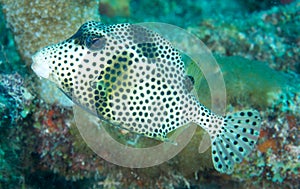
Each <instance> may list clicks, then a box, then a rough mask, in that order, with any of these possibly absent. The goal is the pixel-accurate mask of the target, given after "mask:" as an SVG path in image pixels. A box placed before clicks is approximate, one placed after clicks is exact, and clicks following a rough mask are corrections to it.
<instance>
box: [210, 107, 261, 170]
mask: <svg viewBox="0 0 300 189" xmlns="http://www.w3.org/2000/svg"><path fill="white" fill-rule="evenodd" d="M260 122H261V118H260V115H259V113H258V112H257V111H255V110H245V111H240V112H236V113H233V114H228V115H227V116H226V117H225V118H224V125H223V127H222V131H221V133H220V134H218V135H217V136H216V137H215V138H214V140H212V161H213V164H214V167H215V168H216V170H218V171H219V172H221V173H227V174H230V173H232V171H233V166H234V164H235V163H240V162H242V160H243V158H244V157H245V156H247V155H248V154H249V153H250V152H251V151H252V149H253V147H254V144H255V143H256V141H257V139H258V137H259V131H260Z"/></svg>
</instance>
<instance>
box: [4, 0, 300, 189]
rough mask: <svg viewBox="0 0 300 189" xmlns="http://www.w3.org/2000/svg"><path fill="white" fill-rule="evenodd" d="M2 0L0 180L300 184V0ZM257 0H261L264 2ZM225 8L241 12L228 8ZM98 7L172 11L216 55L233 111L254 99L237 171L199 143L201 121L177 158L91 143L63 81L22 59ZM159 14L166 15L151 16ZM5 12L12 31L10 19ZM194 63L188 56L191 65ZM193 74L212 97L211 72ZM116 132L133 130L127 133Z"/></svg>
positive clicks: (170, 17) (205, 99) (125, 15)
mask: <svg viewBox="0 0 300 189" xmlns="http://www.w3.org/2000/svg"><path fill="white" fill-rule="evenodd" d="M0 2H1V6H2V7H1V8H2V10H3V12H4V13H5V17H4V16H3V15H2V14H0V18H1V19H0V34H1V35H0V42H1V45H0V68H1V72H0V91H1V93H0V117H1V119H0V188H62V187H65V188H220V187H222V188H299V187H300V184H299V179H300V178H299V175H300V174H299V171H300V165H299V160H300V155H299V154H300V153H299V151H300V149H299V146H300V141H299V139H300V137H299V136H300V132H299V125H300V116H299V115H300V109H299V107H300V97H299V91H300V90H299V83H300V82H299V73H300V64H299V62H300V59H299V53H298V51H299V36H300V35H299V29H298V28H299V25H300V20H299V18H300V17H299V7H300V4H299V2H298V1H293V2H292V3H290V4H286V6H274V7H272V8H270V9H268V10H266V11H261V12H253V13H251V14H246V15H245V16H243V13H244V12H243V11H245V9H248V10H247V11H252V9H251V10H250V9H249V8H251V7H249V6H248V5H247V6H246V7H244V5H242V7H239V5H238V4H234V3H233V4H232V5H228V7H226V4H222V5H220V6H221V7H222V8H220V10H221V11H223V12H221V11H218V10H217V9H216V8H215V7H214V6H209V5H208V4H207V1H203V4H199V3H198V2H199V1H187V2H180V5H181V6H178V2H179V1H177V0H175V1H170V2H172V3H169V4H168V3H166V2H163V1H155V2H157V4H155V3H153V1H126V0H124V1H122V3H120V4H118V3H116V1H115V2H112V1H102V2H101V4H100V7H99V6H98V2H97V1H85V0H80V1H73V0H72V1H68V2H63V1H58V2H55V3H53V2H52V1H48V0H47V1H40V0H36V1H28V0H24V1H9V0H1V1H0ZM233 2H235V3H236V1H233ZM247 2H252V1H247ZM255 2H257V1H255ZM276 2H279V1H276ZM280 2H281V3H282V2H286V1H280ZM193 3H195V6H192V5H194V4H193ZM205 3H206V4H205ZM227 4H228V3H227ZM185 5H187V6H185ZM101 6H102V7H101ZM206 6H209V7H206ZM254 6H255V8H254V9H255V10H259V9H261V5H259V6H256V5H254ZM226 8H228V9H230V10H235V11H236V14H229V13H228V12H226V11H225V10H226ZM263 8H264V7H263ZM266 8H269V7H266ZM99 9H100V10H101V11H103V13H105V12H104V11H106V15H107V16H108V17H110V18H109V19H108V18H106V20H107V21H114V22H122V21H124V20H131V21H167V22H171V23H172V22H174V23H175V24H177V25H181V26H189V27H188V30H189V31H191V32H192V33H194V34H195V35H197V36H198V37H199V38H200V39H202V40H203V41H204V42H205V44H206V45H208V47H209V48H210V49H211V50H212V51H213V53H215V54H217V55H218V56H216V58H217V61H218V63H219V65H220V67H221V69H222V71H223V74H224V79H225V82H226V86H227V100H228V102H227V104H228V107H227V109H228V111H235V110H238V109H242V108H250V107H254V108H257V109H258V110H259V111H260V113H261V116H262V119H263V123H262V132H261V135H260V139H259V141H258V145H257V148H256V149H255V150H254V151H253V153H251V154H250V155H249V156H248V157H247V158H246V159H245V160H244V161H243V162H242V163H241V164H240V165H237V166H236V167H235V171H234V173H233V174H232V175H222V174H219V173H217V172H216V171H215V170H213V168H212V163H211V157H210V150H208V151H206V152H205V153H203V154H199V153H198V146H199V141H200V139H201V137H202V136H203V130H202V129H200V128H198V129H197V131H196V133H195V135H194V137H193V139H192V141H191V142H190V144H189V145H188V146H187V147H186V148H185V149H184V150H183V151H182V152H181V153H180V154H178V155H177V156H176V157H175V158H173V159H171V160H169V161H168V162H165V163H163V164H161V165H158V166H155V167H151V168H145V169H130V168H123V167H119V166H116V165H113V164H111V163H109V162H106V161H105V160H103V159H101V158H99V157H98V156H96V155H95V154H94V153H93V152H92V151H91V150H90V149H89V148H88V147H87V146H86V144H85V143H84V141H83V140H82V138H81V136H80V134H79V132H78V131H77V128H76V127H75V123H74V120H73V113H72V109H71V107H70V104H69V103H68V102H66V99H65V97H64V96H63V95H61V96H60V97H58V98H55V97H57V96H59V95H58V93H57V91H55V90H53V87H49V84H47V83H43V82H42V84H40V83H39V82H40V81H39V80H37V78H36V77H33V76H32V75H31V74H30V73H29V71H28V69H27V68H26V67H25V66H24V65H25V63H26V64H27V65H28V64H30V63H31V59H30V56H31V55H32V53H34V52H35V51H36V50H38V49H39V48H40V47H43V46H46V45H49V44H51V43H56V42H58V41H61V40H64V39H66V38H67V37H69V36H70V35H72V34H73V33H74V32H75V31H76V30H77V29H78V27H79V26H80V25H81V24H82V23H83V22H85V21H87V20H90V19H96V20H98V19H99V14H98V10H99ZM214 9H216V10H214ZM228 9H227V10H228ZM254 9H253V10H254ZM111 10H113V11H112V12H111ZM124 10H125V11H124ZM211 10H214V11H215V12H217V13H216V14H213V12H214V11H211ZM119 11H120V12H119ZM122 11H124V12H122ZM174 11H175V13H174V14H171V13H172V12H174ZM227 13H228V14H227ZM156 14H157V15H160V16H158V17H155V16H153V15H156ZM145 15H147V16H145ZM151 15H152V16H151ZM4 18H6V21H7V24H6V26H9V28H10V29H11V30H12V33H10V32H9V31H8V30H7V29H6V28H5V23H4ZM13 39H14V40H15V43H14V40H13ZM16 46H17V50H18V51H19V53H20V55H21V58H20V56H19V55H18V53H17V51H16V48H15V47H16ZM224 56H231V57H224ZM241 57H245V58H247V59H245V58H241ZM265 63H266V64H267V65H268V66H269V67H268V66H266V64H265ZM270 67H271V68H274V69H276V70H277V71H275V70H273V69H271V68H270ZM194 68H195V67H194V65H193V63H192V62H191V63H190V64H189V68H188V70H193V69H194ZM282 71H284V72H285V73H284V72H282ZM194 78H198V79H197V81H196V82H195V84H196V88H197V90H198V96H199V97H200V101H201V102H202V103H203V104H206V105H208V106H209V104H210V93H209V90H208V88H207V86H206V83H205V80H204V79H201V78H203V77H202V76H201V75H197V76H195V77H194ZM111 132H119V131H118V130H117V129H116V130H112V131H111ZM117 136H118V137H124V138H125V137H127V136H129V138H130V137H131V136H130V135H127V134H126V133H125V134H124V133H118V134H117ZM124 138H123V139H122V140H123V141H124ZM125 140H127V138H125ZM140 142H141V143H143V142H145V143H146V142H149V141H143V140H141V141H140ZM158 155H159V154H158Z"/></svg>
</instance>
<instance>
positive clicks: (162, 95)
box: [32, 21, 261, 173]
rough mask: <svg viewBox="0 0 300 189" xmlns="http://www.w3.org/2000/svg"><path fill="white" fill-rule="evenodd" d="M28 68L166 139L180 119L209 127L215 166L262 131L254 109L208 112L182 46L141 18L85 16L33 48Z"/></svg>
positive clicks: (228, 164)
mask: <svg viewBox="0 0 300 189" xmlns="http://www.w3.org/2000/svg"><path fill="white" fill-rule="evenodd" d="M32 69H33V70H34V71H35V72H36V74H37V75H39V76H41V77H44V78H46V79H49V80H51V81H53V82H54V83H56V85H57V86H58V87H59V88H60V89H61V90H62V91H63V92H64V93H65V94H66V95H68V96H69V97H70V98H71V99H72V100H73V101H74V102H75V103H77V104H79V105H80V106H82V107H84V108H85V109H86V110H88V111H89V112H91V113H93V114H95V115H97V116H98V117H99V118H101V119H102V120H105V121H108V122H110V123H111V124H112V125H117V126H120V127H122V128H124V129H127V130H129V131H132V132H135V133H138V134H141V135H144V136H147V137H151V138H155V139H158V140H162V141H166V140H167V138H166V135H167V134H168V133H170V132H172V131H173V130H175V129H177V128H178V127H181V126H184V125H186V124H188V123H191V122H193V123H196V124H198V125H199V126H201V127H202V128H203V129H205V130H206V131H207V132H208V133H209V135H210V139H211V141H212V160H213V163H214V166H215V168H216V169H217V170H218V171H220V172H223V173H231V172H232V170H233V165H234V164H235V163H239V162H241V161H242V159H243V157H244V156H246V155H247V154H249V153H250V152H251V150H252V149H253V147H254V145H255V143H256V140H257V138H258V136H259V130H260V122H261V120H260V116H259V114H258V112H257V111H255V110H246V111H241V112H237V113H234V114H229V115H227V116H225V117H223V116H219V115H216V114H214V113H213V112H211V111H210V110H209V109H207V108H206V107H205V106H203V105H202V104H201V103H200V102H199V101H198V100H197V98H196V97H195V96H194V95H193V93H192V91H191V87H190V84H191V82H192V80H193V79H191V78H190V77H189V76H187V74H186V72H185V65H184V62H183V61H182V59H181V55H180V53H179V52H178V51H177V50H176V49H175V48H174V47H172V44H171V43H170V42H168V41H167V40H165V39H164V38H163V37H162V36H160V35H159V34H158V33H156V32H154V31H151V30H148V29H146V28H144V27H142V26H137V25H132V24H114V25H105V24H102V23H100V22H95V21H90V22H87V23H85V24H83V25H82V26H81V27H80V29H79V30H78V31H77V32H76V33H75V34H74V35H73V36H72V37H70V38H69V39H67V40H65V41H63V42H61V43H58V44H55V45H51V46H48V47H45V48H43V49H41V50H40V51H38V52H37V53H36V54H35V55H34V56H33V64H32Z"/></svg>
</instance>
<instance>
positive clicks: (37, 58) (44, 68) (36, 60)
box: [31, 51, 51, 79]
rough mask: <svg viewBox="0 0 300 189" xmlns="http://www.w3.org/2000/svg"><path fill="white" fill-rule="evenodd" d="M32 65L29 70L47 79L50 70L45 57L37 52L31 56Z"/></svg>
mask: <svg viewBox="0 0 300 189" xmlns="http://www.w3.org/2000/svg"><path fill="white" fill-rule="evenodd" d="M32 60H33V63H32V64H31V69H32V70H33V71H34V72H35V73H36V74H37V75H38V76H39V77H43V78H46V79H47V78H49V75H50V73H51V69H50V66H49V63H48V61H49V60H47V57H46V56H45V55H44V54H43V53H42V52H41V51H38V52H37V53H35V54H34V55H33V56H32Z"/></svg>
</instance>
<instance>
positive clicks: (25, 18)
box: [0, 0, 100, 64]
mask: <svg viewBox="0 0 300 189" xmlns="http://www.w3.org/2000/svg"><path fill="white" fill-rule="evenodd" d="M0 3H1V4H2V8H3V12H4V14H5V17H6V20H7V23H8V24H9V27H10V29H11V30H12V32H13V34H14V39H15V42H16V45H17V47H18V50H19V52H20V54H21V56H22V58H23V59H24V60H25V62H26V63H27V64H30V63H31V56H32V54H33V53H34V52H36V51H37V50H39V49H40V48H42V47H44V46H47V45H49V44H53V43H57V42H59V41H62V40H64V39H65V38H66V36H71V35H72V34H73V33H74V31H76V30H77V29H78V28H79V27H80V26H81V25H82V24H83V23H84V22H86V21H87V20H99V19H100V18H99V14H98V2H97V1H85V0H80V1H75V0H73V1H56V2H53V1H51V0H46V1H45V0H35V1H30V0H24V1H10V0H1V1H0Z"/></svg>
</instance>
